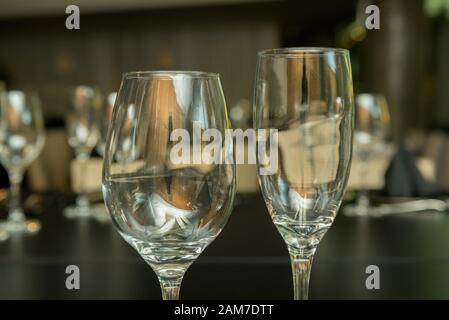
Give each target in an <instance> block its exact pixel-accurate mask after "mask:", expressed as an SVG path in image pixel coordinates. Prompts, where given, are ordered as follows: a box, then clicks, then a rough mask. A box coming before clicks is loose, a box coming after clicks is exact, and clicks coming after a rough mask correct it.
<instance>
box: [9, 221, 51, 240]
mask: <svg viewBox="0 0 449 320" xmlns="http://www.w3.org/2000/svg"><path fill="white" fill-rule="evenodd" d="M41 228H42V224H41V222H40V221H39V220H36V219H25V220H8V221H6V222H3V223H2V224H1V225H0V241H1V240H2V238H1V233H2V232H5V233H6V236H7V237H8V236H9V235H11V234H36V233H38V232H39V231H40V230H41Z"/></svg>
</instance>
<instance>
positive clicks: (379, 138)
mask: <svg viewBox="0 0 449 320" xmlns="http://www.w3.org/2000/svg"><path fill="white" fill-rule="evenodd" d="M355 101H356V108H355V131H354V159H356V160H358V161H359V163H360V181H362V182H365V181H367V176H368V167H369V160H370V159H373V158H375V157H377V156H379V155H381V154H382V153H383V152H384V151H385V146H386V143H385V141H386V137H387V131H388V127H389V123H390V113H389V111H388V104H387V99H386V98H385V96H383V95H382V94H370V93H363V94H358V95H357V96H356V99H355ZM370 209H372V207H371V205H370V200H369V197H368V190H367V189H366V188H365V187H363V186H362V187H361V190H359V192H358V194H357V199H356V203H355V204H354V205H346V206H345V207H344V208H343V212H344V214H345V215H348V216H367V215H369V214H370Z"/></svg>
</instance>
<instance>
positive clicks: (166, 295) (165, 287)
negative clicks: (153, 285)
mask: <svg viewBox="0 0 449 320" xmlns="http://www.w3.org/2000/svg"><path fill="white" fill-rule="evenodd" d="M161 289H162V299H163V300H179V290H180V289H181V286H180V285H172V284H169V283H163V282H162V281H161Z"/></svg>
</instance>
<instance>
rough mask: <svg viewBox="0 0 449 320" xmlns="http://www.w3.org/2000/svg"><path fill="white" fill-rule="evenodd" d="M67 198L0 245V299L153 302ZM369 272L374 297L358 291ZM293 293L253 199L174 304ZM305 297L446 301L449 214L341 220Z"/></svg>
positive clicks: (277, 243)
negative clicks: (66, 211)
mask: <svg viewBox="0 0 449 320" xmlns="http://www.w3.org/2000/svg"><path fill="white" fill-rule="evenodd" d="M48 198H50V199H51V201H48ZM64 199H65V198H61V197H51V196H47V201H46V203H47V204H46V205H45V206H44V210H43V211H42V212H41V214H40V215H39V217H38V218H39V219H41V221H42V223H43V227H42V230H41V231H40V233H39V234H36V235H15V236H12V237H11V238H10V239H8V240H6V241H4V242H0V299H160V289H159V284H158V281H157V278H156V276H155V274H154V273H153V271H152V270H151V268H150V267H149V266H148V265H146V264H145V262H144V261H143V260H142V259H141V258H140V257H139V256H138V254H137V253H136V252H135V251H134V250H133V249H132V248H131V247H130V246H129V245H128V244H127V243H125V241H124V240H123V239H122V238H121V237H120V236H119V234H118V233H117V232H116V230H115V229H114V227H113V226H112V224H111V223H106V224H102V223H99V222H97V221H95V220H91V219H77V220H68V219H66V218H64V217H63V215H62V210H63V208H64V206H66V205H67V202H68V201H67V200H64ZM68 265H77V266H78V267H79V269H80V279H81V282H80V283H81V286H80V289H79V290H68V289H67V288H66V286H65V281H66V277H67V276H68V275H67V274H66V273H65V271H66V267H67V266H68ZM369 265H376V266H378V267H379V270H380V289H378V290H375V289H374V290H368V289H367V288H366V286H365V281H366V278H367V277H368V274H366V267H367V266H369ZM292 290H293V289H292V280H291V270H290V263H289V260H288V253H287V249H286V246H285V244H284V242H283V240H282V238H281V236H280V235H279V233H278V232H277V230H276V229H275V227H274V225H273V224H272V222H271V220H270V217H269V215H268V213H267V210H266V208H265V204H264V202H263V200H262V197H261V196H260V195H256V196H253V197H250V198H249V199H246V201H244V202H242V203H240V204H239V205H237V206H236V207H235V208H234V210H233V213H232V215H231V218H230V219H229V222H228V224H227V225H226V227H225V229H224V230H223V232H222V233H221V234H220V235H219V237H218V238H217V239H216V240H215V241H214V242H213V243H212V244H211V245H210V246H209V247H208V248H206V250H205V251H204V252H203V254H202V255H201V256H200V258H199V259H198V260H197V261H196V262H195V263H194V264H193V265H192V266H191V267H190V268H189V270H188V271H187V273H186V275H185V278H184V281H183V284H182V289H181V298H182V299H291V297H292ZM310 298H311V299H390V298H393V299H417V298H419V299H431V298H432V299H449V216H448V215H445V214H441V213H432V212H424V213H419V214H416V213H415V214H404V215H397V216H389V217H383V218H352V217H351V218H349V217H345V216H344V215H342V214H339V215H338V216H337V219H336V221H335V223H334V225H333V226H332V227H331V229H330V230H329V232H328V233H327V234H326V236H325V238H324V239H323V241H322V242H321V244H320V246H319V247H318V251H317V253H316V256H315V259H314V263H313V268H312V276H311V283H310Z"/></svg>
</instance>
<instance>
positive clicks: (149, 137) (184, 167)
mask: <svg viewBox="0 0 449 320" xmlns="http://www.w3.org/2000/svg"><path fill="white" fill-rule="evenodd" d="M130 115H131V116H130ZM228 119H229V118H228V114H227V110H226V103H225V99H224V96H223V91H222V88H221V83H220V79H219V76H218V74H213V73H204V72H194V71H185V72H184V71H183V72H181V71H180V72H177V71H148V72H131V73H126V74H124V75H123V78H122V83H121V86H120V90H119V93H118V96H117V99H116V103H115V107H114V111H113V116H112V124H111V127H110V130H109V134H108V139H107V143H106V153H105V157H104V166H103V196H104V199H105V203H106V206H107V208H108V211H109V213H110V215H111V217H112V219H113V221H114V222H115V226H116V227H117V229H118V231H119V233H120V235H121V236H122V237H123V238H124V239H125V240H126V241H127V242H128V243H129V244H130V245H131V246H132V247H133V248H134V249H136V250H137V252H138V253H139V254H140V255H141V256H142V258H143V259H144V260H145V261H146V262H147V263H148V264H149V265H150V266H151V268H152V269H153V270H154V272H155V273H156V275H157V276H158V279H159V282H160V285H161V289H162V297H163V299H178V298H179V289H180V285H181V281H182V278H183V276H184V273H185V272H186V270H187V268H188V267H189V266H190V265H191V264H192V263H193V262H194V261H195V259H197V258H198V256H199V255H200V254H201V252H202V251H203V250H204V249H205V248H206V247H207V246H208V245H209V244H210V243H211V242H212V241H213V240H214V239H215V238H216V237H217V236H218V234H219V233H220V232H221V230H222V229H223V227H224V225H225V224H226V222H227V220H228V217H229V215H230V213H231V208H232V203H233V199H234V193H235V165H234V164H232V163H233V161H222V160H223V159H231V160H232V159H233V143H232V140H230V139H224V137H225V136H226V130H227V129H229V128H230V123H229V120H228ZM212 136H214V138H213V142H210V143H212V144H213V145H215V147H217V148H216V149H215V150H216V151H215V152H212V153H213V157H212V158H213V159H212V160H214V161H209V160H211V159H209V160H207V158H205V157H204V155H205V154H208V153H207V152H206V151H207V150H210V149H209V147H210V146H211V145H210V143H208V144H206V145H205V143H206V142H205V141H206V140H209V141H211V137H212ZM180 146H182V147H180ZM205 152H206V153H205Z"/></svg>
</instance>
